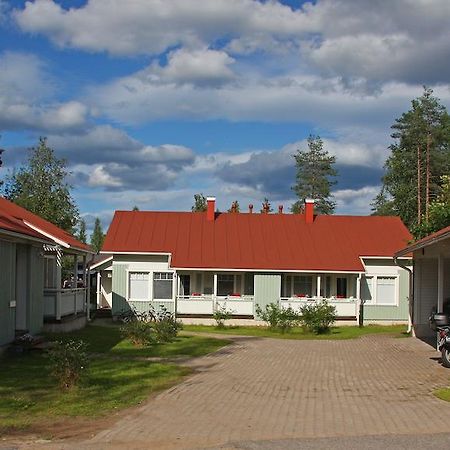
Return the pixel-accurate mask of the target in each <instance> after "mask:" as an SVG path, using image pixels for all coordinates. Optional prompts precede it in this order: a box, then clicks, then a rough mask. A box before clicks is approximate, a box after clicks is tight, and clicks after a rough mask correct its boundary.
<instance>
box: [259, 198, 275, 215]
mask: <svg viewBox="0 0 450 450" xmlns="http://www.w3.org/2000/svg"><path fill="white" fill-rule="evenodd" d="M271 212H273V208H272V206H271V205H270V202H269V199H268V198H267V197H264V201H263V202H262V208H261V210H260V213H261V214H270V213H271Z"/></svg>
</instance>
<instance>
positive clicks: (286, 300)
mask: <svg viewBox="0 0 450 450" xmlns="http://www.w3.org/2000/svg"><path fill="white" fill-rule="evenodd" d="M320 300H326V301H327V302H328V304H329V305H332V306H334V307H335V308H336V315H337V317H356V316H357V315H358V308H359V304H358V301H357V299H356V298H353V297H349V298H336V297H331V298H324V297H281V298H280V306H281V307H282V308H289V307H291V308H292V309H293V310H294V311H298V310H300V308H301V307H302V306H304V305H307V304H311V303H314V302H316V301H320Z"/></svg>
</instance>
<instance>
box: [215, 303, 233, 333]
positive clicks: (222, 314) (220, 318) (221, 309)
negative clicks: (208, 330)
mask: <svg viewBox="0 0 450 450" xmlns="http://www.w3.org/2000/svg"><path fill="white" fill-rule="evenodd" d="M232 316H233V311H232V310H230V309H227V306H226V305H222V306H218V307H217V308H216V310H215V311H214V313H213V318H214V320H215V321H216V324H217V328H225V321H227V320H230V319H231V317H232Z"/></svg>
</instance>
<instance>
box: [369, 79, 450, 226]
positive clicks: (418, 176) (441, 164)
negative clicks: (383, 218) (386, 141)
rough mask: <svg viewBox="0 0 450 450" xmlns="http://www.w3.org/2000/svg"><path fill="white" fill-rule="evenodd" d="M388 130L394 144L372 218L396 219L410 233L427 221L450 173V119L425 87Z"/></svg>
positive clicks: (391, 147) (430, 91)
mask: <svg viewBox="0 0 450 450" xmlns="http://www.w3.org/2000/svg"><path fill="white" fill-rule="evenodd" d="M392 129H393V130H394V131H393V133H392V135H391V136H392V138H393V139H395V142H394V143H393V144H392V145H391V146H390V147H389V149H390V150H391V155H390V156H389V158H388V159H387V161H386V163H385V166H384V167H385V175H384V176H383V180H382V181H383V188H382V189H383V191H384V193H385V195H384V199H382V200H384V201H378V202H375V203H376V204H375V203H374V204H373V205H374V208H375V213H376V214H381V215H384V213H385V212H388V213H389V214H395V215H398V216H400V217H401V219H402V220H403V222H404V223H405V224H406V225H407V226H408V227H410V228H411V229H413V228H414V227H415V226H416V225H420V223H421V222H422V220H425V221H427V220H428V216H429V208H430V203H431V202H432V201H433V200H434V199H436V197H437V195H438V194H439V192H440V190H441V184H442V178H441V177H442V175H445V174H448V173H449V172H450V117H449V115H448V113H447V111H446V109H445V107H444V106H443V105H441V104H440V102H439V99H437V98H436V97H434V96H433V91H432V90H431V89H428V88H426V87H425V88H424V92H423V94H422V96H421V97H419V98H416V99H414V100H412V102H411V109H410V110H409V111H407V112H405V113H403V114H402V115H401V117H400V118H398V119H396V121H395V123H394V124H393V125H392ZM379 200H380V199H379Z"/></svg>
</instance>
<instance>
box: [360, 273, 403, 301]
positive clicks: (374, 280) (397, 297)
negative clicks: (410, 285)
mask: <svg viewBox="0 0 450 450" xmlns="http://www.w3.org/2000/svg"><path fill="white" fill-rule="evenodd" d="M364 277H365V279H366V281H368V280H367V278H371V279H372V300H366V299H364V304H365V305H367V306H391V307H398V306H399V305H400V275H398V274H397V275H394V274H385V273H375V274H372V273H371V274H365V275H364ZM378 278H393V279H394V289H395V303H378V291H377V280H378Z"/></svg>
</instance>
